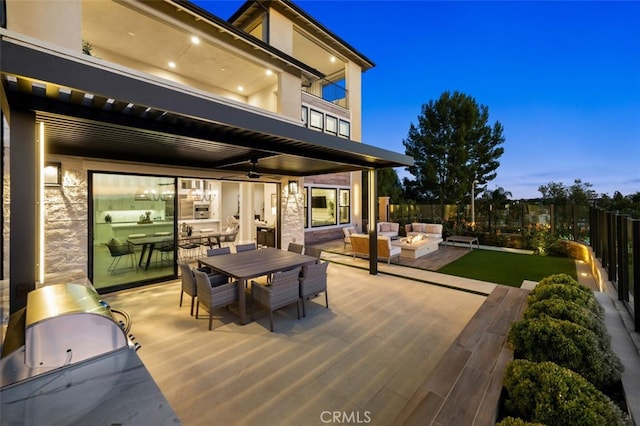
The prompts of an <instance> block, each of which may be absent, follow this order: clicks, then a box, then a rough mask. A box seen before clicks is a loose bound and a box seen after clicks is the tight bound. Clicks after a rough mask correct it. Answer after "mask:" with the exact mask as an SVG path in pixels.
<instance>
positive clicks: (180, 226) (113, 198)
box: [91, 173, 278, 290]
mask: <svg viewBox="0 0 640 426" xmlns="http://www.w3.org/2000/svg"><path fill="white" fill-rule="evenodd" d="M277 191H278V185H277V184H275V183H268V182H239V181H227V180H216V179H201V178H174V177H166V176H140V175H126V174H117V173H93V175H92V196H93V220H94V223H93V236H94V238H93V265H92V266H91V267H92V272H93V277H92V282H93V285H94V286H95V287H96V289H98V290H100V289H103V288H107V287H117V286H123V285H127V284H131V283H136V282H140V283H142V282H146V281H152V280H157V279H158V278H161V277H164V276H171V275H174V274H175V264H176V262H175V260H174V251H173V250H167V251H160V250H158V248H159V247H160V246H162V244H165V243H166V244H165V246H166V247H169V244H171V245H176V244H177V246H178V249H177V254H178V256H179V257H180V256H181V253H180V248H179V246H180V244H179V240H180V237H181V236H186V234H187V233H191V234H192V235H198V233H200V232H216V231H225V230H226V229H227V228H229V227H234V226H238V224H239V223H240V218H241V215H244V214H246V213H245V212H248V213H249V214H250V215H251V217H252V218H253V220H252V223H253V224H254V225H255V226H252V229H250V230H248V231H247V230H243V232H240V233H239V234H238V240H237V241H238V242H250V241H256V242H257V243H258V244H260V245H269V246H275V227H276V223H277V205H278V203H277ZM243 219H244V218H243ZM245 223H246V222H245ZM152 237H153V238H156V240H162V244H160V243H158V244H155V247H156V250H154V252H153V253H152V256H151V257H149V258H148V260H149V264H148V266H147V264H146V260H147V255H148V251H147V252H143V250H144V248H145V244H144V242H145V241H148V239H149V238H152ZM160 237H161V238H160ZM127 242H130V243H133V244H128V243H127ZM108 243H112V244H116V243H120V244H125V245H127V246H129V247H131V248H132V249H133V251H134V253H130V254H127V255H121V256H114V255H113V252H112V250H111V249H112V247H109V246H108V245H107V244H108ZM116 254H117V253H116ZM114 263H115V266H114ZM139 263H140V264H139Z"/></svg>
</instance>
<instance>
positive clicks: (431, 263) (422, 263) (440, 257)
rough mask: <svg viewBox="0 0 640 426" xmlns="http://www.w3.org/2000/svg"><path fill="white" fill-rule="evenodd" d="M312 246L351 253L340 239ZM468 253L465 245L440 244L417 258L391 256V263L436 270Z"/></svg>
mask: <svg viewBox="0 0 640 426" xmlns="http://www.w3.org/2000/svg"><path fill="white" fill-rule="evenodd" d="M313 246H314V247H319V248H321V249H322V250H324V251H328V252H330V253H338V254H347V255H351V254H353V251H352V250H351V245H350V244H348V245H347V247H346V248H345V247H344V243H343V242H342V240H341V239H340V240H332V241H327V242H323V243H317V244H313ZM467 253H469V249H468V248H467V247H453V246H448V247H447V246H444V245H442V244H441V245H440V246H439V247H438V250H436V251H434V252H431V253H429V254H427V255H425V256H422V257H420V258H418V259H406V258H397V257H396V258H393V259H392V260H391V264H392V265H393V264H395V265H402V266H409V267H412V268H418V269H424V270H427V271H437V270H438V269H440V268H442V267H443V266H445V265H447V264H449V263H451V262H453V261H454V260H456V259H459V258H461V257H462V256H464V255H465V254H467Z"/></svg>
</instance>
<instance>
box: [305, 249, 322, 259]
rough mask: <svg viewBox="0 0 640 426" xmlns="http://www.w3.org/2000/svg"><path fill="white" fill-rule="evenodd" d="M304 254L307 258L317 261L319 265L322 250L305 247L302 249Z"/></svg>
mask: <svg viewBox="0 0 640 426" xmlns="http://www.w3.org/2000/svg"><path fill="white" fill-rule="evenodd" d="M304 254H306V255H307V256H313V257H315V258H316V259H317V261H316V263H320V256H322V249H320V248H317V247H311V246H307V247H305V248H304Z"/></svg>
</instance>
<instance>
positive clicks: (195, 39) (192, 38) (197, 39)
mask: <svg viewBox="0 0 640 426" xmlns="http://www.w3.org/2000/svg"><path fill="white" fill-rule="evenodd" d="M191 43H193V44H200V38H198V36H191Z"/></svg>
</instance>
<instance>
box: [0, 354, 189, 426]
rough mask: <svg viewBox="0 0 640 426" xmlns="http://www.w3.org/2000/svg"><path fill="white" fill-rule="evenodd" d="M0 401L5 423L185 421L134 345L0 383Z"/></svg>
mask: <svg viewBox="0 0 640 426" xmlns="http://www.w3.org/2000/svg"><path fill="white" fill-rule="evenodd" d="M22 350H23V349H22ZM18 351H20V349H18ZM0 401H1V409H0V413H2V415H1V416H0V421H1V424H2V425H12V424H20V425H25V426H29V425H43V424H67V425H71V424H78V425H116V424H117V425H178V424H181V422H180V420H179V419H178V417H177V416H176V413H175V412H174V411H173V409H172V408H171V406H170V405H169V403H168V401H167V400H166V398H165V397H164V395H163V394H162V392H161V391H160V388H158V385H157V384H156V383H155V381H154V380H153V378H152V377H151V374H150V373H149V371H148V370H147V369H146V367H145V366H144V364H143V363H142V361H141V360H140V358H139V357H138V355H137V353H136V352H135V351H134V350H133V349H131V348H121V349H118V350H116V351H113V352H110V353H107V354H104V355H101V356H99V357H96V358H94V359H91V360H87V361H84V362H81V363H78V364H72V365H69V366H67V367H62V368H59V369H56V370H53V371H50V372H47V373H43V374H40V375H37V376H34V377H31V378H29V379H26V380H23V381H20V382H17V383H14V384H12V385H8V386H5V387H3V388H0Z"/></svg>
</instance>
